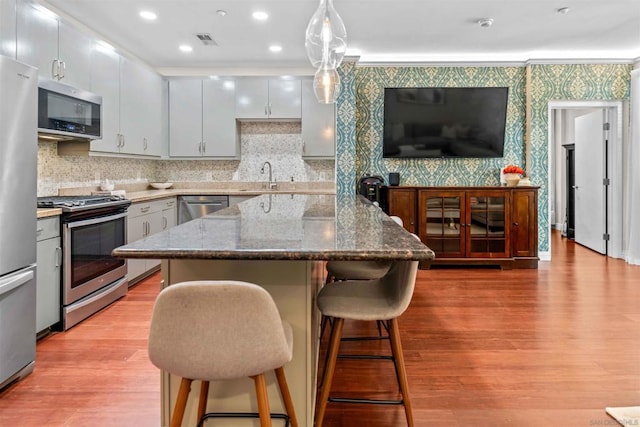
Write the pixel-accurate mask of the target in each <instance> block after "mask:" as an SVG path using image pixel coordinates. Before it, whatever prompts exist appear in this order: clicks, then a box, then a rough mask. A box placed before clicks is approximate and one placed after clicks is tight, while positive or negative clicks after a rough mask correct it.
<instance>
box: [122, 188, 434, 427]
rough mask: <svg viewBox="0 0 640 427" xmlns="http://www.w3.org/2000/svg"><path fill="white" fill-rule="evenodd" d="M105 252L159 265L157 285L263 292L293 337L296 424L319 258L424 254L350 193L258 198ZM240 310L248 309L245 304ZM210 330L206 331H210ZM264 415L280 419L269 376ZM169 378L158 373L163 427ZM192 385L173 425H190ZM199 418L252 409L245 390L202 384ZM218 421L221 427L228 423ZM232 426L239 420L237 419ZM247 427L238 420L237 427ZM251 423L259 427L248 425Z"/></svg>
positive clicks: (305, 417)
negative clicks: (215, 285)
mask: <svg viewBox="0 0 640 427" xmlns="http://www.w3.org/2000/svg"><path fill="white" fill-rule="evenodd" d="M113 255H114V256H117V257H123V258H150V259H161V260H162V276H163V286H170V285H171V284H175V283H179V282H184V281H189V280H241V281H247V282H251V283H256V284H258V285H260V286H262V287H264V288H265V289H266V290H267V291H269V293H270V294H271V295H272V297H273V299H274V300H275V302H276V304H277V305H278V309H279V310H280V314H281V316H282V317H283V318H284V319H285V320H287V321H288V322H289V323H290V324H291V326H292V328H293V333H294V349H293V360H292V361H291V362H289V363H288V364H286V365H285V371H286V375H287V380H288V382H289V386H290V389H291V394H292V396H293V400H294V405H295V409H296V414H297V416H298V420H299V422H300V425H302V426H309V427H311V426H312V425H313V414H314V403H315V391H316V370H317V362H318V361H317V358H318V349H319V339H318V335H319V320H320V314H319V312H318V310H317V308H316V305H315V296H316V294H317V292H318V290H319V289H320V287H321V286H322V284H323V283H324V274H325V269H324V262H325V261H328V260H354V261H355V260H394V261H421V260H430V259H432V258H433V257H434V254H433V251H431V249H429V248H428V247H426V246H425V245H423V244H422V243H420V242H419V241H417V240H416V239H415V238H414V237H413V236H412V235H411V234H410V233H408V232H407V231H406V230H405V229H404V228H402V227H401V226H399V225H398V224H396V223H395V222H394V221H393V220H392V219H390V218H389V217H388V216H387V215H385V214H384V212H382V210H380V209H379V208H378V207H376V206H374V205H373V204H371V203H369V202H368V201H367V200H366V199H364V198H361V197H358V196H355V195H354V196H345V197H343V196H335V195H310V194H265V195H261V196H257V197H254V198H252V199H250V200H247V201H245V202H242V203H239V204H238V205H235V206H233V207H230V208H227V209H224V210H221V211H218V212H216V213H214V214H211V215H208V216H205V217H202V218H199V219H195V220H193V221H190V222H187V223H185V224H182V225H179V226H177V227H173V228H171V229H169V230H167V231H165V232H162V233H158V234H154V235H152V236H150V237H147V238H145V239H142V240H138V241H136V242H133V243H130V244H128V245H125V246H121V247H119V248H117V249H115V250H114V251H113ZM247 309H251V308H250V307H248V308H247ZM211 327H215V325H211ZM267 381H268V386H269V402H270V406H271V412H284V409H283V407H282V406H283V405H282V402H281V399H280V397H279V393H278V389H277V384H276V380H275V376H273V375H272V376H267ZM179 383H180V381H179V379H178V378H177V377H173V376H172V375H169V374H167V373H163V374H162V412H163V413H162V419H163V425H168V424H169V420H170V414H171V410H172V408H173V404H174V401H175V398H176V394H177V390H178V386H179ZM198 389H199V387H197V386H195V385H194V386H193V387H192V392H191V395H190V398H189V404H188V406H187V410H186V413H185V419H184V424H183V425H195V424H196V423H197V420H195V418H196V415H195V414H196V406H197V400H198V399H197V392H198ZM207 409H208V411H216V412H221V411H235V412H246V411H257V405H256V403H255V397H254V390H253V383H252V381H250V380H249V379H246V380H245V379H242V380H237V381H232V382H229V381H227V382H224V383H220V384H214V383H212V384H211V388H210V391H209V403H208V406H207ZM233 421H235V420H225V423H226V424H225V425H236V424H234V423H233ZM239 422H240V421H239ZM237 425H247V423H246V420H243V423H242V424H237ZM254 425H256V426H257V425H259V423H258V421H257V420H256V421H255V424H254Z"/></svg>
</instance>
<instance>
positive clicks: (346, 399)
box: [329, 397, 404, 405]
mask: <svg viewBox="0 0 640 427" xmlns="http://www.w3.org/2000/svg"><path fill="white" fill-rule="evenodd" d="M329 402H340V403H364V404H371V405H404V400H402V399H400V400H389V399H364V398H355V397H329Z"/></svg>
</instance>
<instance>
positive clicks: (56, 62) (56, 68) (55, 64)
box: [51, 59, 59, 79]
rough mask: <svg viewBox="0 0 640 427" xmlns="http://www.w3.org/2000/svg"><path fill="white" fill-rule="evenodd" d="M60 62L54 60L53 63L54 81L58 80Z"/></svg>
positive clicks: (52, 75)
mask: <svg viewBox="0 0 640 427" xmlns="http://www.w3.org/2000/svg"><path fill="white" fill-rule="evenodd" d="M58 74H59V72H58V60H57V59H54V60H53V61H51V77H53V78H54V79H57V78H58Z"/></svg>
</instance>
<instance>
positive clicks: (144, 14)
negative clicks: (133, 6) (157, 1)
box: [139, 10, 158, 21]
mask: <svg viewBox="0 0 640 427" xmlns="http://www.w3.org/2000/svg"><path fill="white" fill-rule="evenodd" d="M139 15H140V17H141V18H142V19H146V20H147V21H155V20H156V18H157V17H158V15H156V14H155V13H154V12H151V11H150V10H141V11H140V13H139Z"/></svg>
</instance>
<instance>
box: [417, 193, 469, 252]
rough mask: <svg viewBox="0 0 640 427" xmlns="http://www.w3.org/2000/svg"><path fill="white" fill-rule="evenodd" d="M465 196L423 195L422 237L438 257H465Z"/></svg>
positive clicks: (421, 202)
mask: <svg viewBox="0 0 640 427" xmlns="http://www.w3.org/2000/svg"><path fill="white" fill-rule="evenodd" d="M464 202H465V200H464V193H461V192H432V191H421V192H420V211H419V213H420V216H421V220H420V222H421V224H420V234H421V236H420V237H421V238H422V241H423V242H425V244H426V245H427V246H429V247H430V248H431V249H432V250H433V251H434V252H435V253H436V257H437V256H447V257H459V256H463V254H464V251H465V248H464V244H465V239H464V227H463V221H464V215H463V213H464Z"/></svg>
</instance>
